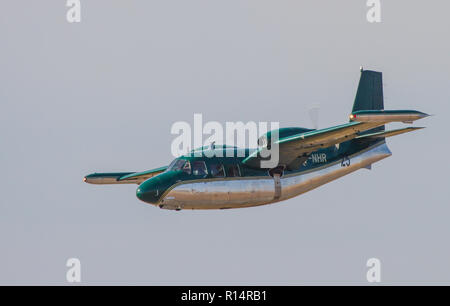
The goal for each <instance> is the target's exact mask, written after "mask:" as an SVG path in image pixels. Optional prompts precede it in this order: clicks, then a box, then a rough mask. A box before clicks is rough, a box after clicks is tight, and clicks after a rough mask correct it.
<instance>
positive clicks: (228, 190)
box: [84, 69, 428, 210]
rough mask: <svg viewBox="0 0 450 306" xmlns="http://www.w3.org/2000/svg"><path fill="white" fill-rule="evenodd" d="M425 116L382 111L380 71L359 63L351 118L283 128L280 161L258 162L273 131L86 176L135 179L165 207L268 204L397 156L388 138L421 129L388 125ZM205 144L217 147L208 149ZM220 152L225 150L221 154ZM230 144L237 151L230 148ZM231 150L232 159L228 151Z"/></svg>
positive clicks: (145, 197) (143, 196)
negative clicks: (152, 165)
mask: <svg viewBox="0 0 450 306" xmlns="http://www.w3.org/2000/svg"><path fill="white" fill-rule="evenodd" d="M427 116H428V115H427V114H425V113H422V112H419V111H415V110H384V102H383V84H382V74H381V72H376V71H369V70H363V69H361V78H360V81H359V85H358V90H357V93H356V98H355V101H354V104H353V109H352V112H351V114H350V122H348V123H345V124H341V125H338V126H333V127H329V128H325V129H318V130H313V129H306V128H299V127H294V128H281V129H279V130H278V140H274V141H276V143H277V144H278V146H279V147H278V148H279V162H278V164H277V165H276V167H273V168H271V169H267V168H263V167H262V166H261V165H262V163H261V161H262V160H263V158H262V157H261V156H262V154H260V153H261V151H262V150H263V149H264V146H269V147H270V146H271V145H273V144H271V135H272V133H273V131H271V132H268V133H266V134H265V135H263V136H262V137H261V138H260V141H259V143H260V144H263V145H261V146H260V147H258V148H255V149H249V148H236V147H228V146H211V147H202V148H199V149H196V150H193V152H197V153H198V152H199V151H201V153H202V154H192V152H191V154H187V155H184V156H181V157H179V158H176V159H175V160H174V161H173V162H172V163H171V164H170V165H169V166H165V167H161V168H157V169H153V170H148V171H144V172H123V173H94V174H90V175H87V176H86V177H85V178H84V181H85V182H87V183H91V184H129V183H134V184H138V185H139V187H138V188H137V191H136V195H137V197H138V198H139V199H140V200H142V201H144V202H146V203H150V204H153V205H156V206H159V207H160V208H165V209H175V210H181V209H226V208H242V207H250V206H258V205H264V204H270V203H275V202H280V201H283V200H286V199H289V198H292V197H295V196H298V195H300V194H302V193H304V192H307V191H309V190H312V189H314V188H317V187H319V186H321V185H324V184H326V183H328V182H331V181H333V180H335V179H338V178H340V177H342V176H344V175H347V174H349V173H351V172H353V171H356V170H358V169H362V168H367V169H371V165H372V164H373V163H375V162H378V161H380V160H382V159H384V158H386V157H389V156H390V155H391V154H392V153H391V151H390V150H389V148H388V147H387V145H386V141H385V138H386V137H390V136H394V135H399V134H403V133H407V132H411V131H415V130H418V129H421V127H406V128H402V129H396V130H390V131H386V130H385V124H387V123H390V122H403V123H412V122H413V121H415V120H418V119H421V118H424V117H427ZM274 138H275V137H274ZM274 143H275V142H274ZM266 149H267V148H266ZM208 150H215V152H211V151H209V152H208V153H206V152H207V151H208ZM218 150H221V151H222V152H221V153H222V154H217V153H218ZM228 150H232V151H233V152H232V153H233V154H227V153H226V152H227V151H228ZM212 153H216V154H212ZM229 153H230V152H229ZM238 153H241V154H238ZM198 155H200V156H198ZM230 155H232V156H235V157H226V156H230ZM207 156H214V157H207ZM217 156H223V157H217ZM236 156H243V157H236Z"/></svg>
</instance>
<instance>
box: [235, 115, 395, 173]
mask: <svg viewBox="0 0 450 306" xmlns="http://www.w3.org/2000/svg"><path fill="white" fill-rule="evenodd" d="M385 123H386V122H385V121H383V122H381V121H376V122H357V121H352V122H349V123H346V124H342V125H338V126H334V127H330V128H326V129H321V130H314V131H309V132H306V133H301V134H297V135H292V136H289V137H285V138H280V139H279V140H278V141H276V143H278V145H279V162H278V165H285V166H287V167H288V168H291V169H294V168H296V167H298V166H299V165H301V163H303V162H304V161H305V160H306V158H307V156H308V155H309V154H310V153H311V152H313V151H316V150H317V149H320V148H326V147H329V146H332V145H335V144H338V143H341V142H345V141H348V140H351V139H353V138H356V137H357V136H359V134H360V133H361V132H364V131H368V130H371V129H373V128H376V127H379V126H382V125H384V124H385ZM262 150H263V149H262V148H260V149H258V150H256V151H255V152H253V153H252V154H251V155H250V156H249V157H247V158H246V159H244V161H243V163H244V164H246V165H248V166H250V167H256V168H259V167H260V165H261V161H262V160H264V159H263V158H262V157H261V155H260V153H261V151H262Z"/></svg>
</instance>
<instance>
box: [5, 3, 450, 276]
mask: <svg viewBox="0 0 450 306" xmlns="http://www.w3.org/2000/svg"><path fill="white" fill-rule="evenodd" d="M365 2H366V1H356V0H353V1H332V0H327V1H323V0H322V1H312V0H310V1H294V0H291V1H285V0H282V1H280V0H278V1H275V0H270V1H269V0H254V1H248V0H226V1H225V0H218V1H206V0H204V1H199V0H171V1H163V0H152V1H148V0H146V1H124V0H122V1H118V0H115V1H111V0H108V1H107V0H96V1H86V0H84V1H83V0H82V1H81V4H82V8H81V16H82V20H81V23H72V24H71V23H68V22H67V20H66V12H67V7H66V6H65V1H61V0H46V1H23V0H14V1H13V0H6V1H2V9H1V10H0V42H1V45H0V141H1V148H2V149H1V151H0V169H1V173H2V175H1V176H0V186H1V187H0V190H1V198H0V248H1V249H0V284H67V282H66V271H67V268H66V266H65V264H66V261H67V259H68V258H72V257H75V258H79V259H80V260H81V267H82V268H81V269H82V284H151V285H152V284H233V285H245V284H258V285H262V284H289V285H297V284H367V281H366V271H367V268H366V261H367V259H369V258H371V257H376V258H379V259H380V261H381V265H382V266H381V273H382V283H383V284H422V283H435V284H450V262H449V258H450V244H449V234H450V222H449V216H450V188H449V170H450V169H449V168H450V166H449V163H448V158H447V154H448V152H449V151H450V143H449V141H448V139H449V136H448V133H447V132H448V130H449V128H448V124H449V121H448V118H447V115H448V113H449V110H450V106H449V97H450V56H449V55H450V42H449V40H448V37H449V35H450V33H449V30H450V20H449V18H448V12H449V10H450V4H449V2H448V1H444V0H442V1H439V0H436V1H430V2H427V1H418V0H417V1H412V0H411V1H407V0H397V1H383V0H382V1H381V4H382V22H381V23H369V22H367V20H366V13H367V10H368V8H367V7H366V5H365ZM361 65H363V66H364V67H365V68H366V69H373V70H378V71H382V72H383V77H384V82H385V87H384V91H385V107H386V109H417V110H420V111H424V112H426V113H430V114H435V115H436V116H434V117H431V118H427V119H424V120H421V121H419V122H417V123H416V124H415V126H427V129H424V130H420V131H418V132H414V133H410V134H406V135H402V136H397V137H393V138H390V139H388V140H387V142H388V145H389V147H390V149H391V151H392V152H393V156H392V157H390V158H388V159H386V160H383V161H382V162H380V163H377V164H376V165H374V167H373V169H372V170H371V171H368V170H360V171H358V172H355V173H353V174H351V175H349V176H346V177H344V178H342V179H340V180H337V181H334V182H332V183H330V184H327V185H325V186H322V187H320V188H318V189H316V190H314V191H311V192H309V193H306V194H304V195H302V196H299V197H296V198H293V199H290V200H288V201H284V202H281V203H278V204H274V205H267V206H262V207H256V208H248V209H240V210H239V209H238V210H225V211H181V212H174V211H167V210H161V209H159V208H155V207H153V206H150V205H146V204H144V203H143V202H141V201H139V200H138V199H137V198H136V196H135V190H136V185H122V186H120V185H119V186H95V185H88V184H85V183H83V182H82V178H83V176H84V175H86V174H88V173H91V172H94V171H97V172H102V171H138V170H147V169H151V168H155V167H158V166H163V165H167V164H168V163H169V162H170V161H171V159H172V156H171V153H170V144H171V142H172V140H173V139H174V136H173V135H171V134H170V127H171V125H172V124H173V123H174V122H175V121H179V120H183V121H188V122H193V114H194V113H202V114H203V119H204V121H219V122H222V123H224V122H226V121H238V120H241V121H244V122H247V121H250V120H251V121H256V122H258V121H279V122H280V125H281V126H282V127H283V126H284V127H287V126H303V127H311V122H310V120H309V117H308V109H309V108H310V107H311V106H312V105H316V104H320V106H321V107H320V121H319V126H320V127H322V128H323V127H327V126H331V125H336V124H340V123H344V122H346V121H347V120H348V114H349V112H350V110H351V107H352V104H353V99H354V96H355V93H356V88H357V82H358V80H359V75H360V73H359V67H360V66H361ZM395 127H396V126H395Z"/></svg>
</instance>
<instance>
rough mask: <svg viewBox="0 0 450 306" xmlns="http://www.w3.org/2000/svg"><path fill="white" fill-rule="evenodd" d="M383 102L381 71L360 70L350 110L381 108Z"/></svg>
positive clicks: (382, 107)
mask: <svg viewBox="0 0 450 306" xmlns="http://www.w3.org/2000/svg"><path fill="white" fill-rule="evenodd" d="M381 109H384V102H383V78H382V74H381V72H377V71H370V70H362V68H361V78H360V79H359V85H358V91H357V92H356V98H355V102H354V103H353V109H352V112H356V111H359V110H381Z"/></svg>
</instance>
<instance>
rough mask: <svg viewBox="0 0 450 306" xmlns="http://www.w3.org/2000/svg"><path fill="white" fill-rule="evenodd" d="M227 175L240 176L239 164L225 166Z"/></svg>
mask: <svg viewBox="0 0 450 306" xmlns="http://www.w3.org/2000/svg"><path fill="white" fill-rule="evenodd" d="M227 176H228V177H235V176H241V172H240V171H239V166H238V165H228V166H227Z"/></svg>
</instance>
